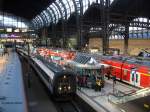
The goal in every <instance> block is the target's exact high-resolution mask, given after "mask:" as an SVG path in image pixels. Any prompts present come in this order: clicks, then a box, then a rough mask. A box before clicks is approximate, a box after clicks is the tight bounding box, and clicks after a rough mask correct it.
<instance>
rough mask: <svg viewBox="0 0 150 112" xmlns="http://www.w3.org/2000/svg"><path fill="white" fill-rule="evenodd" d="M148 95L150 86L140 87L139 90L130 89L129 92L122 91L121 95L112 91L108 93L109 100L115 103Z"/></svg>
mask: <svg viewBox="0 0 150 112" xmlns="http://www.w3.org/2000/svg"><path fill="white" fill-rule="evenodd" d="M148 95H150V87H148V88H144V89H140V90H138V91H128V93H127V94H126V93H125V94H123V93H122V94H121V95H119V93H117V94H113V93H110V94H108V100H109V101H111V102H113V103H115V104H119V103H126V102H128V101H131V100H135V99H137V98H141V97H145V96H148Z"/></svg>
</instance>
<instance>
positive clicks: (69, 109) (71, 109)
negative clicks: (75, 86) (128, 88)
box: [55, 100, 83, 112]
mask: <svg viewBox="0 0 150 112" xmlns="http://www.w3.org/2000/svg"><path fill="white" fill-rule="evenodd" d="M55 105H56V108H57V109H58V112H83V111H82V110H81V109H80V108H79V106H78V104H77V103H76V102H75V101H73V100H71V101H61V102H57V103H55Z"/></svg>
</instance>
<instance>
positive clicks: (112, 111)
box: [77, 79, 138, 112]
mask: <svg viewBox="0 0 150 112" xmlns="http://www.w3.org/2000/svg"><path fill="white" fill-rule="evenodd" d="M114 89H115V92H116V91H119V92H120V93H124V94H125V93H126V92H129V91H137V90H138V89H137V88H134V87H131V86H129V85H125V84H122V83H120V82H116V84H115V86H114ZM112 93H113V82H112V80H107V79H106V83H105V87H104V88H102V90H101V91H98V92H95V90H94V89H89V88H83V87H82V88H81V89H79V90H77V95H78V96H79V97H81V98H82V99H83V100H84V101H85V102H87V103H88V104H89V105H90V106H91V107H93V109H95V110H96V111H97V112H125V110H123V109H121V108H120V107H119V106H118V105H117V104H115V103H112V102H111V101H110V100H109V97H110V96H109V94H112Z"/></svg>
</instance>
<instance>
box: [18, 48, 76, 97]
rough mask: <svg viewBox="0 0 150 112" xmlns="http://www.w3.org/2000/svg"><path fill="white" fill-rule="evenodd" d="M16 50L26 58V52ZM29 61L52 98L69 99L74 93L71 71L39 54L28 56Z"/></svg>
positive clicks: (74, 82) (74, 80)
mask: <svg viewBox="0 0 150 112" xmlns="http://www.w3.org/2000/svg"><path fill="white" fill-rule="evenodd" d="M18 51H19V54H21V55H22V56H23V57H26V58H27V53H25V52H23V51H21V50H18ZM29 62H30V64H31V66H32V67H33V68H34V69H35V70H36V72H37V74H38V75H39V77H40V78H41V80H42V81H43V83H44V84H45V85H46V87H47V88H48V90H50V92H51V94H52V96H54V97H53V98H54V99H56V100H66V99H68V98H69V99H70V98H72V96H73V95H74V94H75V93H76V78H75V75H74V73H73V72H72V71H70V70H68V69H66V68H64V67H62V66H60V65H58V64H56V63H53V62H49V61H48V60H46V59H45V58H44V57H42V56H40V55H37V56H34V57H30V61H29Z"/></svg>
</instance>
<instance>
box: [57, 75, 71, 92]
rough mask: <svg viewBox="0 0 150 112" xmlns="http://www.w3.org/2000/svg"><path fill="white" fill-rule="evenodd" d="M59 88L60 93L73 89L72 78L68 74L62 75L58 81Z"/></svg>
mask: <svg viewBox="0 0 150 112" xmlns="http://www.w3.org/2000/svg"><path fill="white" fill-rule="evenodd" d="M58 82H59V83H58V90H59V92H60V93H65V92H69V91H70V90H71V83H72V82H71V79H70V77H69V76H67V75H63V76H62V77H60V79H59V81H58Z"/></svg>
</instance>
